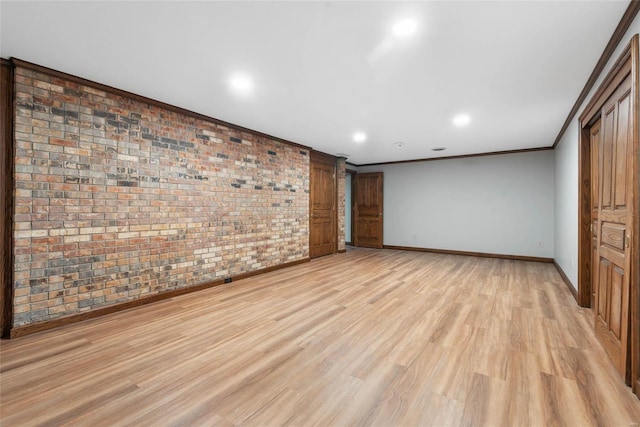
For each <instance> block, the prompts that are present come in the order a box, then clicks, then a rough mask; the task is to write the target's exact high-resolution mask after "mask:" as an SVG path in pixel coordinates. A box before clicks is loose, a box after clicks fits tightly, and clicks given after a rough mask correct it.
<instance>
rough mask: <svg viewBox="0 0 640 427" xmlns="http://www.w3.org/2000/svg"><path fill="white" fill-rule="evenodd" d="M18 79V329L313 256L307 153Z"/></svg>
mask: <svg viewBox="0 0 640 427" xmlns="http://www.w3.org/2000/svg"><path fill="white" fill-rule="evenodd" d="M16 76H18V84H17V85H16V100H17V101H16V103H17V108H16V123H17V124H18V125H19V126H16V127H15V139H16V155H15V159H14V160H15V171H16V173H15V175H14V177H15V185H16V188H15V212H14V214H15V217H14V218H15V221H16V225H17V226H16V227H14V242H15V245H14V252H15V256H16V259H20V263H17V262H16V263H15V266H14V278H15V282H14V285H15V295H16V298H15V300H14V313H15V315H14V326H20V325H26V324H30V323H33V322H38V321H43V320H48V319H54V318H57V317H60V316H65V315H69V314H73V313H79V312H83V311H87V310H93V309H96V308H99V307H103V306H105V305H108V304H115V303H119V302H124V301H130V300H133V299H136V298H141V297H145V296H148V295H152V294H156V293H159V292H163V291H166V290H169V289H176V288H182V287H188V286H193V285H196V284H199V283H206V282H209V281H212V280H215V279H217V278H220V277H227V276H233V275H237V274H239V273H243V272H250V271H254V270H256V269H261V268H266V267H270V266H275V265H279V264H282V263H286V262H290V261H293V260H298V259H302V258H306V257H307V256H308V238H309V236H308V229H309V222H308V216H309V210H308V209H309V155H308V151H307V150H302V149H300V148H297V147H294V146H291V145H288V144H283V143H281V142H278V141H275V140H269V139H267V138H264V137H262V136H261V137H258V136H257V135H253V134H251V133H249V132H235V131H232V130H230V129H229V128H227V127H224V126H221V125H217V124H216V123H213V122H207V121H205V120H201V119H196V118H193V117H189V116H185V115H182V114H178V113H175V112H172V111H168V110H162V109H161V108H158V107H151V106H149V105H147V104H143V103H140V102H137V101H134V100H131V99H127V98H123V97H121V96H116V95H113V94H110V93H106V92H104V91H101V90H98V89H94V88H91V87H87V86H83V85H78V84H76V83H74V82H71V81H65V80H64V79H61V78H58V77H56V78H52V77H50V76H48V75H46V74H42V73H36V72H32V71H30V70H26V69H22V68H20V67H18V68H17V69H16ZM18 257H20V258H18Z"/></svg>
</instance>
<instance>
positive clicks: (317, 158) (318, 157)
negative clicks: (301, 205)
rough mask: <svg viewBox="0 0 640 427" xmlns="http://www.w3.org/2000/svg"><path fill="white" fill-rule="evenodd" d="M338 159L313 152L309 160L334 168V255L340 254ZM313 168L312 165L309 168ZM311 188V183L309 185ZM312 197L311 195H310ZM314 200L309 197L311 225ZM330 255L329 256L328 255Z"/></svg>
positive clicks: (319, 152) (320, 152)
mask: <svg viewBox="0 0 640 427" xmlns="http://www.w3.org/2000/svg"><path fill="white" fill-rule="evenodd" d="M338 159H340V157H336V156H333V155H331V154H327V153H323V152H322V151H316V150H311V151H310V153H309V160H310V161H311V162H320V163H326V164H328V165H331V166H333V188H334V190H335V195H336V200H335V205H334V206H333V222H334V224H335V225H336V228H335V230H333V232H334V235H333V252H331V253H332V254H335V253H338V236H339V233H338V206H339V205H340V194H338ZM309 167H311V165H310V166H309ZM309 177H311V172H309ZM309 186H311V183H309ZM309 196H311V193H309ZM311 203H312V200H311V197H309V225H311V214H312V212H311V211H312V209H313V206H311ZM309 247H311V230H309ZM327 255H329V254H327Z"/></svg>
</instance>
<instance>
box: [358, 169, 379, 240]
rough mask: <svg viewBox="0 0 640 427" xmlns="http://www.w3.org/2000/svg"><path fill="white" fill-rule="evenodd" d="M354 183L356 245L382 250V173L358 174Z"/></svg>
mask: <svg viewBox="0 0 640 427" xmlns="http://www.w3.org/2000/svg"><path fill="white" fill-rule="evenodd" d="M354 182H355V184H354V188H355V194H354V195H353V197H354V201H355V203H354V207H355V208H354V230H353V235H354V239H353V240H354V245H355V246H363V247H368V248H382V245H383V237H382V225H383V218H382V211H383V193H382V189H383V186H382V184H383V175H382V172H374V173H359V174H356V175H355V177H354Z"/></svg>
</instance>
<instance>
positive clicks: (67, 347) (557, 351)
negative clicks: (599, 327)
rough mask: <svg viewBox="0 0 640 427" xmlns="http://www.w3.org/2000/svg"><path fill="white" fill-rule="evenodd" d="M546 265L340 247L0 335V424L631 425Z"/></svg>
mask: <svg viewBox="0 0 640 427" xmlns="http://www.w3.org/2000/svg"><path fill="white" fill-rule="evenodd" d="M592 323H593V318H592V314H591V311H590V310H588V309H583V308H580V307H577V306H576V304H575V302H574V301H573V300H572V296H571V294H570V293H569V292H568V290H567V288H566V286H565V284H564V283H563V282H562V279H561V277H560V276H559V275H558V273H557V271H556V270H555V269H554V267H553V265H552V264H546V263H536V262H524V261H514V260H502V259H494V258H474V257H469V256H458V255H446V254H434V253H422V252H405V251H394V250H369V249H360V248H349V250H348V252H347V253H346V254H340V255H331V256H327V257H323V258H318V259H314V260H313V261H311V262H310V263H306V264H301V265H297V266H294V267H291V268H288V269H286V270H278V271H274V272H271V273H266V274H263V275H260V276H254V277H251V278H247V279H244V280H239V281H236V282H232V283H230V284H228V285H224V286H220V287H216V288H210V289H206V290H203V291H201V292H197V293H193V294H188V295H182V296H179V297H175V298H172V299H168V300H165V301H160V302H157V303H154V304H150V305H147V306H141V307H137V308H135V309H131V310H128V311H123V312H119V313H114V314H111V315H108V316H105V317H102V318H96V319H92V320H89V321H86V322H82V323H78V324H72V325H68V326H65V327H62V328H59V329H55V330H49V331H45V332H42V333H39V334H35V335H31V336H26V337H23V338H19V339H15V340H11V341H2V342H1V343H0V423H1V424H2V425H3V426H30V425H63V424H67V425H74V426H84V425H87V426H92V427H96V426H103V425H104V426H112V425H132V426H133V425H135V426H140V425H142V426H146V425H148V426H163V425H221V426H237V425H248V426H284V425H290V426H301V425H304V426H313V425H318V426H326V425H335V426H347V425H348V426H353V425H362V426H370V425H379V426H391V425H398V426H400V425H402V426H429V425H433V426H458V425H465V426H482V425H485V426H492V427H493V426H512V425H518V426H549V425H558V426H588V425H593V426H600V425H607V426H608V425H612V426H613V425H615V426H618V425H619V426H630V425H637V424H634V423H639V422H640V402H638V400H637V399H636V398H635V396H633V394H632V393H631V391H630V389H629V388H627V387H626V386H625V385H624V383H623V382H622V380H621V379H620V378H619V376H618V374H617V371H616V369H615V368H614V367H613V365H612V364H611V362H610V361H609V359H608V358H607V356H606V354H605V352H604V350H603V349H602V348H601V347H600V344H599V343H598V342H597V340H596V339H595V336H594V333H593V329H592Z"/></svg>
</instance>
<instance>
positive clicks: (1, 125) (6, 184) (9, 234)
mask: <svg viewBox="0 0 640 427" xmlns="http://www.w3.org/2000/svg"><path fill="white" fill-rule="evenodd" d="M14 70H15V67H14V66H13V63H11V61H8V60H6V59H2V58H0V88H2V90H0V93H2V98H1V99H0V139H1V140H0V178H1V179H2V184H1V185H0V209H1V211H0V231H1V232H0V236H2V238H0V335H2V337H3V338H8V337H9V333H10V332H11V327H12V326H13V204H14V201H13V150H14V148H13V147H14V135H13V121H14Z"/></svg>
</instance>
